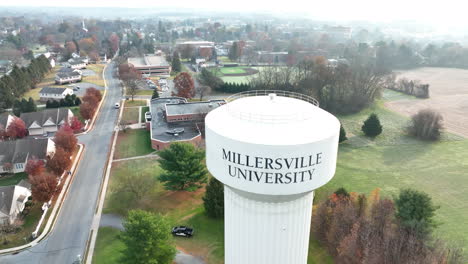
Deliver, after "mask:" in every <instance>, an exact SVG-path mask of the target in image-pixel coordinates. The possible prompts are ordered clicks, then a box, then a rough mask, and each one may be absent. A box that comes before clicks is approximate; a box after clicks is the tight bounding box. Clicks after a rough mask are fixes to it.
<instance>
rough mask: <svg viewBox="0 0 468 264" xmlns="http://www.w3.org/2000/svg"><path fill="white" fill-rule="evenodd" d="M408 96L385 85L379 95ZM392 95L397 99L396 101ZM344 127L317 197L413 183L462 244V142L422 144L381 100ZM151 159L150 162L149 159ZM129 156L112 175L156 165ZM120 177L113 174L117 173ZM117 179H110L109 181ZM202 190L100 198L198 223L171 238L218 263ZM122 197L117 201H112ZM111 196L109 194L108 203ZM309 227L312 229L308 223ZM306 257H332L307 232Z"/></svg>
mask: <svg viewBox="0 0 468 264" xmlns="http://www.w3.org/2000/svg"><path fill="white" fill-rule="evenodd" d="M401 96H402V97H406V95H400V94H399V93H396V92H393V91H389V92H388V91H386V92H385V93H384V98H385V99H386V100H392V98H398V97H401ZM395 100H397V99H395ZM370 113H377V114H378V115H379V118H380V120H381V123H382V124H383V133H382V134H381V135H380V136H378V137H377V138H376V139H374V140H371V139H369V138H366V137H365V136H364V135H363V134H362V132H361V130H360V128H361V126H362V122H363V121H364V120H365V119H366V118H367V116H368V115H369V114H370ZM339 118H340V120H341V121H342V123H343V125H344V127H345V128H346V130H347V134H348V138H349V140H348V141H347V142H344V143H342V144H341V145H340V149H339V154H338V163H337V171H336V175H335V177H334V178H333V179H332V180H331V181H330V182H329V183H328V184H327V185H325V186H324V187H322V188H320V189H318V190H317V191H316V199H315V201H316V202H319V201H320V200H322V199H324V198H325V197H326V196H328V195H329V194H330V193H331V192H332V191H334V190H336V189H337V188H339V187H345V188H346V189H347V190H348V191H351V192H359V193H367V194H369V193H370V192H371V191H372V190H374V189H376V188H380V189H381V196H383V197H388V198H392V197H393V196H395V195H397V194H398V192H399V190H400V189H402V188H415V189H418V190H421V191H425V192H427V193H428V194H430V195H431V196H432V198H433V201H434V203H435V204H436V205H438V206H440V209H439V210H438V211H437V215H436V220H437V221H438V222H439V223H440V226H439V227H438V228H437V230H436V231H435V234H436V236H438V237H441V238H442V239H444V240H446V241H447V242H449V243H456V244H458V245H465V247H466V245H468V194H467V193H466V190H468V181H467V180H466V179H465V178H466V175H467V174H466V172H467V171H468V140H465V139H463V138H461V137H459V136H456V135H452V134H449V133H444V134H443V136H442V140H441V141H440V142H435V143H431V142H425V141H420V140H417V139H414V138H411V137H409V136H407V135H406V132H405V131H406V126H407V125H408V122H409V119H408V118H406V117H404V116H401V115H399V114H396V113H394V112H391V111H389V110H387V109H385V108H384V107H383V102H382V101H379V102H377V103H376V104H375V105H373V106H371V107H369V108H368V109H365V110H363V111H361V112H360V113H357V114H353V115H347V116H339ZM153 162H154V163H153ZM153 162H152V161H151V160H146V161H145V160H138V161H127V162H125V163H123V164H119V167H114V168H113V172H112V176H111V182H112V177H114V175H118V174H121V175H125V174H131V173H134V171H138V172H144V173H150V172H151V173H153V174H154V175H155V177H156V176H157V175H158V174H159V172H160V169H159V167H158V165H157V163H156V162H155V161H154V160H153ZM116 178H118V177H116ZM111 184H116V183H111ZM202 196H203V191H198V192H194V193H189V192H167V191H164V190H163V189H162V187H161V186H160V185H158V186H157V188H156V189H155V190H154V192H153V193H152V194H151V195H149V196H148V197H145V198H144V199H143V200H142V201H139V202H133V203H125V201H124V200H125V197H123V196H122V195H114V196H113V198H112V197H109V198H107V199H106V204H111V203H113V204H114V206H117V207H118V208H117V209H118V210H117V209H116V208H114V209H112V208H113V207H112V206H109V205H106V208H108V209H106V210H109V212H114V213H118V212H120V213H123V214H124V213H125V212H126V211H127V210H129V209H133V208H142V209H145V210H150V211H154V212H161V213H165V214H167V215H168V217H169V218H170V220H171V223H173V224H174V225H176V224H177V225H179V224H187V225H191V226H193V227H195V228H196V230H197V235H196V236H194V237H193V239H190V240H187V239H176V243H177V245H178V246H179V247H181V248H183V249H186V250H187V251H189V252H195V253H197V254H199V255H203V256H206V257H207V262H208V264H214V263H216V264H217V263H222V258H223V250H224V249H223V248H224V244H223V243H224V242H223V241H224V237H223V236H224V234H223V221H222V220H213V219H209V218H207V217H206V216H205V215H204V209H203V206H202V202H201V197H202ZM117 198H118V199H123V200H115V199H117ZM112 200H115V201H114V202H112ZM312 228H313V227H312ZM308 263H309V264H312V263H333V260H332V258H331V257H330V256H329V255H328V254H327V252H326V251H325V249H323V248H322V247H320V245H319V244H318V243H317V241H315V240H314V239H313V238H311V242H310V247H309V259H308Z"/></svg>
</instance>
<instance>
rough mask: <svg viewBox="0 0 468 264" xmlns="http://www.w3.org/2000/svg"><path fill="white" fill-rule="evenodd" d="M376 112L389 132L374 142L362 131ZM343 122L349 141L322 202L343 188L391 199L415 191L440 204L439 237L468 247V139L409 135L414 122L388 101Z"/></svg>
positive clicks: (318, 195)
mask: <svg viewBox="0 0 468 264" xmlns="http://www.w3.org/2000/svg"><path fill="white" fill-rule="evenodd" d="M390 92H391V93H392V94H393V95H395V94H394V93H396V92H393V91H390ZM387 94H388V93H387ZM403 96H405V97H406V95H403ZM372 112H374V113H377V114H378V116H379V118H380V121H381V123H382V125H383V133H382V134H381V135H379V136H378V137H377V138H376V139H374V140H372V139H369V138H367V137H365V136H364V135H363V134H362V132H361V126H362V122H363V121H364V120H365V119H366V118H367V116H368V115H369V114H370V113H372ZM339 118H340V120H341V121H342V123H343V126H344V127H345V129H346V131H347V136H348V138H349V140H348V141H346V142H344V143H342V144H341V145H340V149H339V155H338V164H337V171H336V174H335V177H334V178H333V179H332V180H331V181H330V182H329V183H328V184H327V185H325V186H324V187H322V188H320V189H319V190H318V191H317V193H316V200H317V201H319V200H321V199H323V198H324V197H325V196H326V195H328V194H329V193H330V192H332V191H334V190H335V189H337V188H339V187H342V186H343V187H345V188H346V189H347V190H348V191H352V192H359V193H370V191H372V190H373V189H375V188H381V194H382V195H383V196H386V197H389V198H392V197H393V196H394V195H397V194H398V192H399V190H400V189H402V188H415V189H418V190H421V191H425V192H427V193H428V194H429V195H431V196H432V198H433V201H434V202H435V204H436V205H439V206H440V209H439V210H438V211H437V216H436V219H437V221H438V222H440V223H441V225H440V226H439V228H438V229H437V230H436V234H437V235H439V236H440V237H442V238H443V239H445V240H447V241H448V242H452V241H455V242H456V243H460V244H461V245H468V194H467V193H466V190H468V181H467V180H466V175H467V174H466V172H467V171H468V140H465V139H463V138H461V137H459V136H456V135H453V134H449V133H444V134H443V136H442V140H441V141H440V142H435V143H432V142H425V141H420V140H417V139H414V138H412V137H409V136H407V135H406V132H405V131H406V127H407V126H408V122H409V119H408V118H406V117H403V116H401V115H399V114H396V113H394V112H391V111H389V110H387V109H386V108H384V107H383V104H382V102H378V103H377V104H376V105H374V106H372V107H370V108H369V109H366V110H364V111H362V112H360V113H358V114H353V115H348V116H340V117H339ZM465 247H466V246H465Z"/></svg>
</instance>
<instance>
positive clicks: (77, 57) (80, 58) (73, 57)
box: [68, 53, 89, 64]
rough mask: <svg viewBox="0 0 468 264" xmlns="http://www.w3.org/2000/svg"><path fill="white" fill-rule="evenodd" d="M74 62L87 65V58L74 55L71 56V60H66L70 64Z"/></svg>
mask: <svg viewBox="0 0 468 264" xmlns="http://www.w3.org/2000/svg"><path fill="white" fill-rule="evenodd" d="M73 55H74V56H73ZM74 61H83V62H84V63H86V64H89V58H88V57H87V56H82V57H80V56H79V55H77V54H76V53H73V54H72V58H71V59H69V60H68V63H71V62H74Z"/></svg>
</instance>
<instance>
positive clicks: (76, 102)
mask: <svg viewBox="0 0 468 264" xmlns="http://www.w3.org/2000/svg"><path fill="white" fill-rule="evenodd" d="M80 104H81V99H80V98H79V97H77V98H76V99H75V105H76V106H79V105H80Z"/></svg>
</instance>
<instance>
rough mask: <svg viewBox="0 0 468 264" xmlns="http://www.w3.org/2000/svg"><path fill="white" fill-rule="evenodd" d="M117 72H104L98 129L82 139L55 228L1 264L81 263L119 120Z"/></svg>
mask: <svg viewBox="0 0 468 264" xmlns="http://www.w3.org/2000/svg"><path fill="white" fill-rule="evenodd" d="M114 71H115V65H114V62H110V63H109V64H108V65H107V67H106V70H105V71H104V77H105V79H106V82H107V95H106V97H105V99H104V102H103V105H102V107H101V109H100V113H99V114H98V118H97V120H96V123H95V126H94V128H93V129H92V130H91V131H90V132H89V133H88V134H85V135H81V136H79V138H78V139H79V142H80V143H82V144H84V145H85V149H84V153H83V156H82V160H81V162H80V163H79V166H78V169H77V172H76V175H75V178H74V180H73V182H72V183H71V186H70V188H69V191H68V194H67V196H66V198H65V200H64V203H63V205H62V208H61V210H60V211H59V214H58V216H57V222H56V223H55V226H54V227H53V229H52V230H51V232H50V234H49V235H48V236H47V237H46V238H45V239H44V240H42V241H41V242H40V243H39V244H38V245H37V246H34V247H32V248H29V249H27V250H25V251H22V252H20V253H18V254H16V255H5V256H0V263H2V264H53V263H60V264H67V263H73V262H74V261H75V260H77V255H82V254H83V253H84V252H85V247H86V242H87V240H88V237H89V235H90V234H89V232H90V227H91V223H92V220H93V216H94V213H95V209H96V202H97V198H98V195H99V192H100V186H101V181H102V178H103V177H104V168H105V166H106V161H107V155H108V153H109V149H110V145H111V136H112V132H113V131H114V128H115V127H116V121H117V117H118V110H116V109H114V104H115V102H117V101H119V100H120V99H121V87H120V84H119V81H118V80H117V79H115V78H114V77H113V73H114Z"/></svg>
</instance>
